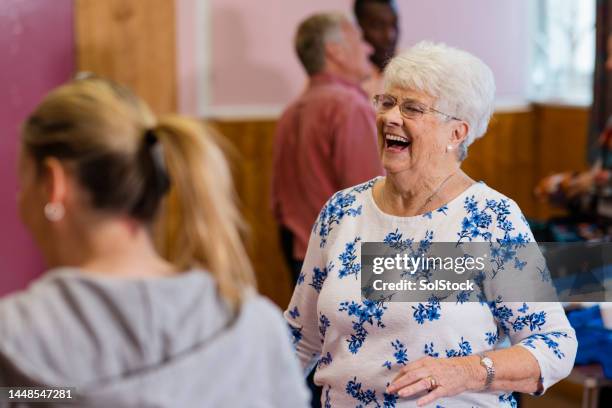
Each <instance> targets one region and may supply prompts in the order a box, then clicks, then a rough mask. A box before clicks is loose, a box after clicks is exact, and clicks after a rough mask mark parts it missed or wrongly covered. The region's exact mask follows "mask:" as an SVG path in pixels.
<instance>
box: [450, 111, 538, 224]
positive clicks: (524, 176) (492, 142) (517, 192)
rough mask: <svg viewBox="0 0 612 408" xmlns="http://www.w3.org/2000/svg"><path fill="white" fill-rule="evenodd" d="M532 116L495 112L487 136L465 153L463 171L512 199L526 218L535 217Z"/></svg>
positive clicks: (528, 112)
mask: <svg viewBox="0 0 612 408" xmlns="http://www.w3.org/2000/svg"><path fill="white" fill-rule="evenodd" d="M533 125H534V124H533V113H532V112H531V111H525V112H512V113H498V114H495V116H494V117H493V118H492V120H491V123H490V124H489V129H488V131H487V133H486V134H485V135H484V136H483V137H482V138H481V139H479V140H477V141H476V142H474V144H472V146H470V148H469V150H468V157H467V159H466V160H465V161H464V163H463V166H462V168H463V170H464V171H465V172H466V173H467V174H469V175H470V176H471V177H472V178H473V179H475V180H477V181H480V180H482V181H484V182H485V183H487V185H489V186H490V187H491V188H494V189H495V190H498V191H499V192H501V193H502V194H505V195H507V196H509V197H510V198H512V199H513V200H515V201H516V202H517V203H518V205H519V206H520V207H521V209H522V210H523V212H524V213H525V214H527V215H528V216H535V215H536V204H535V202H534V200H533V195H532V190H533V186H534V185H535V183H536V177H537V174H536V172H535V170H536V158H535V157H534V154H533V152H534V151H535V145H536V138H535V137H534V126H533Z"/></svg>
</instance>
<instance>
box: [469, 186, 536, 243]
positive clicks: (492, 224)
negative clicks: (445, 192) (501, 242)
mask: <svg viewBox="0 0 612 408" xmlns="http://www.w3.org/2000/svg"><path fill="white" fill-rule="evenodd" d="M462 205H463V209H464V210H465V212H466V217H465V220H464V223H463V227H464V228H465V227H466V226H467V224H469V223H470V221H474V223H475V224H476V225H479V226H481V227H486V228H485V229H487V230H489V231H492V230H495V231H494V232H500V233H502V234H503V235H506V233H508V234H510V235H517V234H522V235H521V236H522V237H523V238H525V239H526V240H528V241H530V240H532V239H533V236H532V234H531V229H530V227H529V223H528V221H527V219H526V218H525V216H524V215H523V212H522V211H521V208H520V207H519V205H518V204H517V203H516V201H514V200H513V199H512V198H510V197H508V196H506V195H505V194H503V193H501V192H499V191H497V190H495V189H493V188H491V187H489V186H488V185H487V184H485V183H484V182H478V183H476V184H475V185H473V186H472V187H471V188H469V189H468V191H466V194H464V198H463V202H462ZM517 236H518V235H517Z"/></svg>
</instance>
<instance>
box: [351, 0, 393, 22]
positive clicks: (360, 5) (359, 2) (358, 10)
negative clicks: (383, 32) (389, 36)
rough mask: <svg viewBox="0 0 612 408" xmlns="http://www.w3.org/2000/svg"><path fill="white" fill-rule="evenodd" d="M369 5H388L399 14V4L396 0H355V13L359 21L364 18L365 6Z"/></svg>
mask: <svg viewBox="0 0 612 408" xmlns="http://www.w3.org/2000/svg"><path fill="white" fill-rule="evenodd" d="M368 3H380V4H387V5H389V7H391V8H392V9H393V11H395V12H396V13H397V3H396V2H395V0H355V4H354V5H353V12H354V13H355V17H357V20H360V19H361V18H362V17H363V14H364V8H365V5H366V4H368Z"/></svg>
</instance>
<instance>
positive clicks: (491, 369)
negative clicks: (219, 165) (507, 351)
mask: <svg viewBox="0 0 612 408" xmlns="http://www.w3.org/2000/svg"><path fill="white" fill-rule="evenodd" d="M480 365H481V366H483V367H484V368H485V369H486V370H487V379H486V380H485V385H484V389H485V390H486V389H488V388H489V387H490V386H491V383H492V382H493V380H494V379H495V366H494V365H493V360H491V359H490V358H489V357H487V355H486V354H484V353H483V354H481V355H480Z"/></svg>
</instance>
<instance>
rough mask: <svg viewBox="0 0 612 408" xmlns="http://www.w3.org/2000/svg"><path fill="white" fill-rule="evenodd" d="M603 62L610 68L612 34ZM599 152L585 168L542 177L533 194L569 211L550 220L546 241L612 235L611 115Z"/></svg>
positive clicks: (602, 134) (599, 140)
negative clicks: (589, 165)
mask: <svg viewBox="0 0 612 408" xmlns="http://www.w3.org/2000/svg"><path fill="white" fill-rule="evenodd" d="M606 45H607V47H606V50H607V58H606V61H605V64H604V65H603V66H604V68H605V70H606V71H607V72H612V34H610V35H608V37H607V43H606ZM597 145H598V154H597V157H596V160H595V161H594V163H593V165H592V166H591V168H589V169H588V170H586V171H582V172H579V171H573V170H570V171H566V172H562V173H556V174H553V175H551V176H548V177H545V178H544V179H542V180H541V181H540V182H539V183H538V185H537V186H536V188H535V194H536V196H537V197H538V198H539V199H540V200H542V201H547V202H550V203H551V204H553V205H556V206H559V207H562V208H565V209H566V210H567V211H568V212H569V215H567V216H564V217H561V218H554V219H552V220H550V221H549V223H548V226H547V228H546V229H545V232H544V233H543V234H542V237H541V239H542V240H545V241H563V240H570V241H580V240H609V239H610V238H611V237H612V172H611V171H612V117H610V118H608V120H607V122H606V127H605V128H604V130H603V132H601V134H600V135H599V138H598V140H597Z"/></svg>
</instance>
